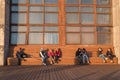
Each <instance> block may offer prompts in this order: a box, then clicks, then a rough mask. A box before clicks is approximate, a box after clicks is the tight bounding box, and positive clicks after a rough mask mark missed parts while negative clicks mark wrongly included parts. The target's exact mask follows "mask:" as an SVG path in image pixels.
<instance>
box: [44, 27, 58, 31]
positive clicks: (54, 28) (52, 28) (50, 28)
mask: <svg viewBox="0 0 120 80" xmlns="http://www.w3.org/2000/svg"><path fill="white" fill-rule="evenodd" d="M45 31H58V27H45Z"/></svg>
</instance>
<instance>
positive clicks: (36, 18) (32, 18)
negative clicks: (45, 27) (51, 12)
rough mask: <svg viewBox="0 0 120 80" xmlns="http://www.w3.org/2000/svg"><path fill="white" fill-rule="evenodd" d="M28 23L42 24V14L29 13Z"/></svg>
mask: <svg viewBox="0 0 120 80" xmlns="http://www.w3.org/2000/svg"><path fill="white" fill-rule="evenodd" d="M29 24H43V14H42V13H29Z"/></svg>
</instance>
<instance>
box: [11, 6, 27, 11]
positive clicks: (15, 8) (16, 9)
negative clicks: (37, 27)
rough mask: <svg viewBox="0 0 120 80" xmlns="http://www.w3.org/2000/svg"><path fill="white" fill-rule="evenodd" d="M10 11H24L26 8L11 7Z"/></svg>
mask: <svg viewBox="0 0 120 80" xmlns="http://www.w3.org/2000/svg"><path fill="white" fill-rule="evenodd" d="M12 11H26V6H12Z"/></svg>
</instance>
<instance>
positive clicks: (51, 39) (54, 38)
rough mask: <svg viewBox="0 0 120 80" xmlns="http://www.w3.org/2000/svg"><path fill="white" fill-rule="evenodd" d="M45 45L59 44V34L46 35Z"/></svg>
mask: <svg viewBox="0 0 120 80" xmlns="http://www.w3.org/2000/svg"><path fill="white" fill-rule="evenodd" d="M44 39H45V40H44V41H45V44H58V33H45V38H44Z"/></svg>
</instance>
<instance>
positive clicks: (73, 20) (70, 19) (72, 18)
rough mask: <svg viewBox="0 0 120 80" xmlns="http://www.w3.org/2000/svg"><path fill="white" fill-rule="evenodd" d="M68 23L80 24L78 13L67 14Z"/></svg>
mask: <svg viewBox="0 0 120 80" xmlns="http://www.w3.org/2000/svg"><path fill="white" fill-rule="evenodd" d="M66 17H67V23H73V24H76V23H77V24H78V23H79V15H78V14H67V16H66Z"/></svg>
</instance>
